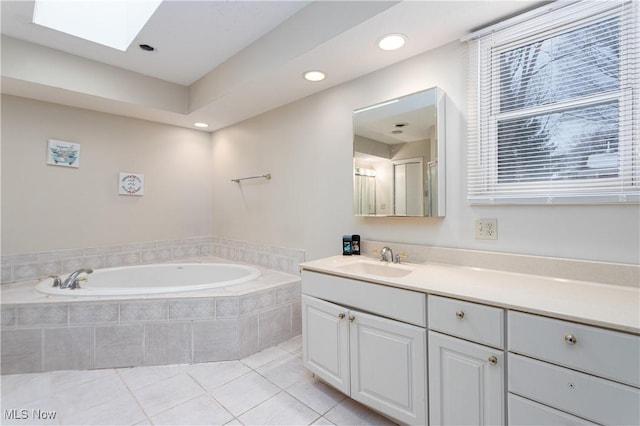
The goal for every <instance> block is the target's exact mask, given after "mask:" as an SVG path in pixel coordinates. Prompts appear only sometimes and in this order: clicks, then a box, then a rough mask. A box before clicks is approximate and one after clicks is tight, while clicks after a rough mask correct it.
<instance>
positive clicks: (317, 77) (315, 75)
mask: <svg viewBox="0 0 640 426" xmlns="http://www.w3.org/2000/svg"><path fill="white" fill-rule="evenodd" d="M302 76H303V77H304V79H305V80H307V81H322V80H324V79H325V78H327V75H326V74H325V73H323V72H322V71H307V72H305V73H304V74H303V75H302Z"/></svg>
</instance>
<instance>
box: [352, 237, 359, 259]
mask: <svg viewBox="0 0 640 426" xmlns="http://www.w3.org/2000/svg"><path fill="white" fill-rule="evenodd" d="M351 253H353V254H355V255H359V254H360V235H358V234H353V235H352V236H351Z"/></svg>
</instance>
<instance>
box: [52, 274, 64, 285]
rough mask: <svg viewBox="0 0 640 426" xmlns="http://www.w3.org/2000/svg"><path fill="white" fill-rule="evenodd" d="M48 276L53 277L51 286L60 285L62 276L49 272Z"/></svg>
mask: <svg viewBox="0 0 640 426" xmlns="http://www.w3.org/2000/svg"><path fill="white" fill-rule="evenodd" d="M49 278H53V284H52V285H51V287H60V285H61V284H62V278H60V277H59V276H58V275H56V274H49Z"/></svg>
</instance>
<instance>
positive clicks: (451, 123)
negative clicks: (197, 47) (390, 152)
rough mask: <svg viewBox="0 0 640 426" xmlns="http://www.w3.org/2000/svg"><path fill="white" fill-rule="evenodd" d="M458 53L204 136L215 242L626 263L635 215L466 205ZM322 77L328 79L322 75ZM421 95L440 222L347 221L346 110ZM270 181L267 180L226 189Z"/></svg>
mask: <svg viewBox="0 0 640 426" xmlns="http://www.w3.org/2000/svg"><path fill="white" fill-rule="evenodd" d="M466 74H467V50H466V46H465V45H463V44H459V43H458V42H453V43H450V44H448V45H446V46H444V47H442V48H439V49H435V50H433V51H430V52H427V53H425V54H422V55H419V56H417V57H414V58H412V59H410V60H407V61H404V62H402V63H400V64H396V65H394V66H391V67H388V68H386V69H383V70H381V71H378V72H376V73H372V74H369V75H366V76H363V77H361V78H358V79H356V80H353V81H351V82H348V83H346V84H343V85H340V86H336V87H334V88H331V89H328V90H326V91H323V92H321V93H319V94H316V95H314V96H310V97H308V98H305V99H303V100H300V101H298V102H295V103H292V104H289V105H286V106H284V107H281V108H278V109H276V110H273V111H269V112H267V113H265V114H262V115H260V116H258V117H255V118H252V119H250V120H247V121H245V122H242V123H239V124H237V125H234V126H231V127H229V128H226V129H223V130H220V131H218V132H216V133H214V134H213V173H214V181H213V198H214V201H215V203H214V207H213V232H214V234H215V235H218V236H223V237H228V238H234V239H241V240H249V241H255V242H260V243H264V244H273V245H281V246H285V247H292V248H303V249H305V250H307V258H308V259H313V258H318V257H322V256H327V255H333V254H339V253H340V250H341V236H342V235H343V234H351V233H359V234H361V236H362V238H363V239H370V240H378V241H390V242H403V243H410V244H424V245H438V246H444V247H456V248H470V249H481V250H490V251H502V252H512V253H521V254H532V255H544V256H557V257H568V258H576V259H588V260H600V261H613V262H623V263H637V262H638V261H639V260H640V247H639V246H640V208H639V206H637V205H634V206H631V205H605V206H598V205H592V206H482V207H471V206H469V205H468V204H467V203H466V188H465V186H466V171H465V165H466V98H467V97H466V92H467V88H466V86H467V81H466ZM329 78H330V76H329ZM432 86H440V87H441V88H442V89H443V90H444V92H445V93H446V94H447V112H446V113H447V126H446V137H447V152H446V156H447V159H446V166H447V216H446V217H445V218H443V219H435V218H355V217H354V216H353V214H352V200H353V196H352V191H353V185H352V176H351V173H352V135H351V132H352V123H351V118H352V110H353V109H355V108H358V107H361V106H363V105H371V104H374V103H376V102H380V101H383V100H386V99H389V98H393V97H396V96H401V95H406V94H409V93H412V92H415V91H418V90H423V89H426V88H429V87H432ZM262 173H272V174H273V179H272V180H271V181H263V180H258V181H247V182H246V183H242V184H241V185H238V184H235V183H232V182H230V179H232V178H236V177H243V176H252V175H256V174H262ZM482 217H487V218H497V220H498V235H499V239H498V240H497V241H481V240H475V239H474V237H473V224H474V219H476V218H482Z"/></svg>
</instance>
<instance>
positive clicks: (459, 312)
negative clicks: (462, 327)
mask: <svg viewBox="0 0 640 426" xmlns="http://www.w3.org/2000/svg"><path fill="white" fill-rule="evenodd" d="M456 318H458V319H462V318H464V311H456Z"/></svg>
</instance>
